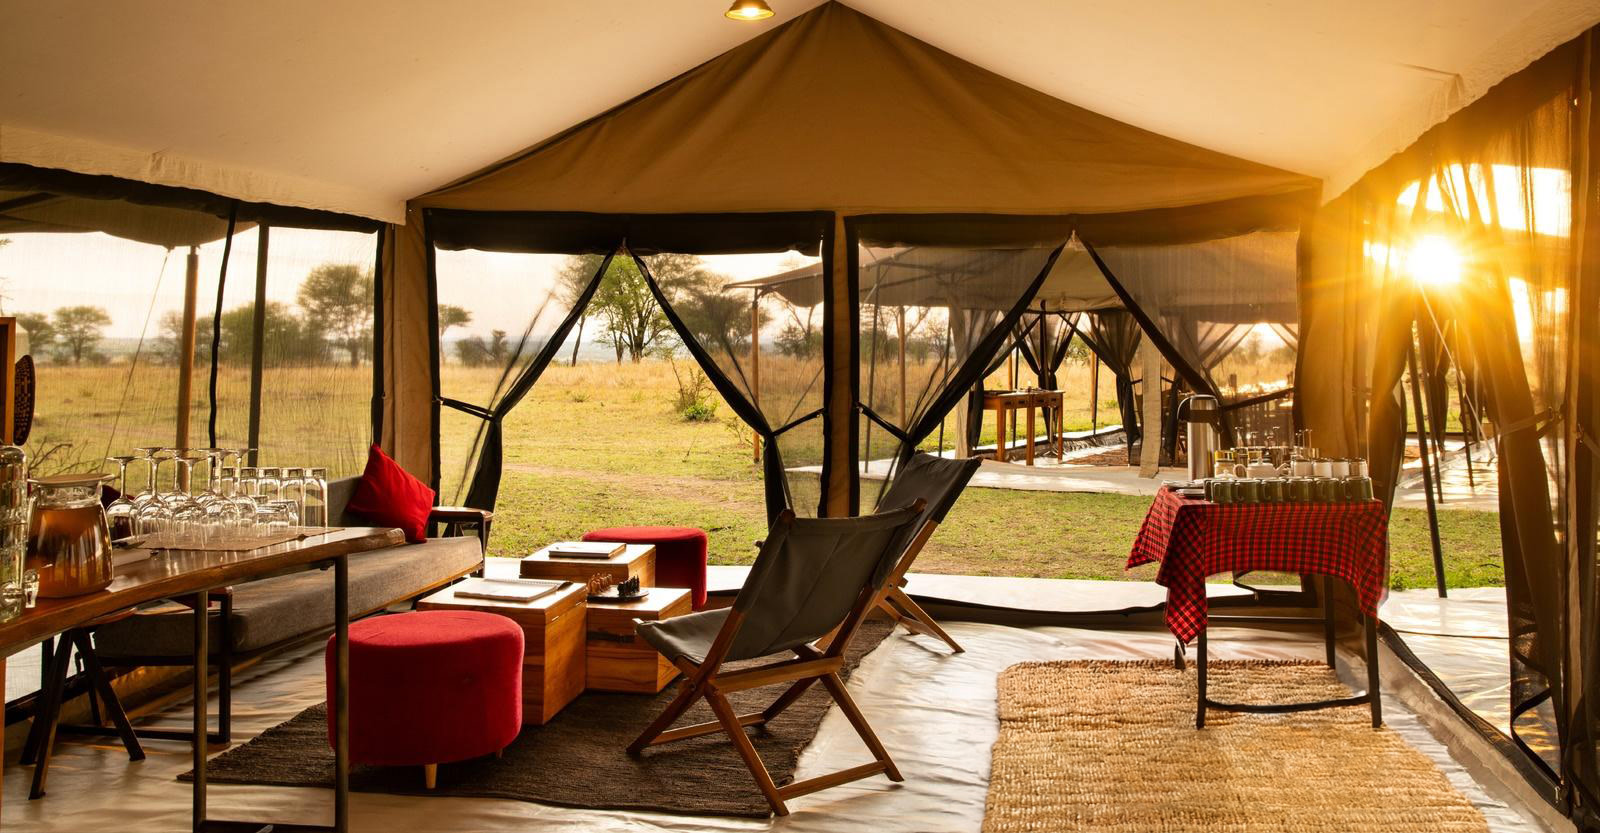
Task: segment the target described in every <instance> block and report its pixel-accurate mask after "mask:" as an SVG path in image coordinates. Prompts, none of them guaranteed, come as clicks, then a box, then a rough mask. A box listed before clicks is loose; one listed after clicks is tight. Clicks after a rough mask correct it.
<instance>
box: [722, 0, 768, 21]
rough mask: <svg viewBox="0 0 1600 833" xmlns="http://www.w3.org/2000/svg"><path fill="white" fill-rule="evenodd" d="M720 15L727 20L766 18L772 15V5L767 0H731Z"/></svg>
mask: <svg viewBox="0 0 1600 833" xmlns="http://www.w3.org/2000/svg"><path fill="white" fill-rule="evenodd" d="M722 16H723V17H726V18H727V19H729V20H766V19H767V18H769V17H772V7H771V6H769V5H767V0H733V5H731V6H729V7H728V10H727V11H725V12H723V13H722Z"/></svg>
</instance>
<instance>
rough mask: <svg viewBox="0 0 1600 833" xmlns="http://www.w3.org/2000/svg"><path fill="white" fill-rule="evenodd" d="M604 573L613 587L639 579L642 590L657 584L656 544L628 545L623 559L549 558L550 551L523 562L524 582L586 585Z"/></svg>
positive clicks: (539, 553)
mask: <svg viewBox="0 0 1600 833" xmlns="http://www.w3.org/2000/svg"><path fill="white" fill-rule="evenodd" d="M599 573H604V574H605V575H606V576H607V577H609V578H610V579H611V582H612V583H613V584H621V583H622V582H624V581H627V580H628V579H630V578H637V579H638V580H639V584H640V586H642V587H649V586H651V585H653V584H655V583H656V548H655V545H654V544H628V545H627V546H626V547H625V548H624V549H623V550H622V553H621V554H620V555H614V556H612V557H610V558H562V557H560V556H552V555H550V549H549V548H548V547H546V548H545V549H542V550H539V551H538V552H536V553H534V554H533V555H530V556H528V557H526V558H524V559H522V568H521V575H522V577H523V578H553V579H559V580H561V581H575V582H577V583H579V584H587V583H588V581H589V577H590V576H593V575H596V574H599Z"/></svg>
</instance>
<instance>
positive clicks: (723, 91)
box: [417, 3, 1318, 224]
mask: <svg viewBox="0 0 1600 833" xmlns="http://www.w3.org/2000/svg"><path fill="white" fill-rule="evenodd" d="M1317 188H1318V183H1317V181H1316V180H1314V179H1312V178H1310V177H1306V176H1302V175H1299V174H1295V173H1290V172H1288V171H1284V170H1281V169H1277V168H1273V167H1270V166H1267V165H1261V164H1258V163H1255V162H1249V161H1246V160H1243V159H1238V158H1236V157H1232V156H1228V155H1226V154H1222V153H1217V152H1214V151H1209V150H1206V149H1204V148H1200V147H1196V146H1194V145H1190V144H1187V143H1184V142H1180V141H1177V140H1174V139H1169V138H1167V137H1164V136H1160V135H1158V134H1155V133H1151V132H1149V131H1146V130H1142V129H1139V128H1136V127H1133V126H1131V125H1128V124H1124V123H1122V122H1119V121H1116V120H1114V119H1110V118H1107V117H1105V116H1101V115H1098V114H1096V113H1093V112H1090V111H1088V110H1086V109H1084V108H1081V107H1078V106H1075V105H1073V104H1069V103H1067V102H1064V101H1061V100H1059V99H1056V98H1052V97H1050V96H1047V95H1045V94H1043V93H1040V92H1038V91H1036V90H1033V89H1030V88H1028V87H1026V86H1024V85H1022V84H1018V83H1016V82H1014V81H1010V80H1008V79H1006V78H1003V77H1001V76H999V75H996V74H995V73H992V72H990V71H988V70H985V69H983V68H981V67H979V66H976V65H974V64H971V63H969V62H966V61H963V60H961V59H959V58H957V57H955V56H954V55H951V54H950V53H948V52H944V51H942V50H939V49H937V48H934V47H933V46H931V45H929V44H927V43H924V42H922V41H919V40H917V39H915V38H912V37H910V36H909V35H906V34H905V33H903V32H900V31H898V30H896V29H893V28H891V27H889V26H886V25H884V24H882V23H880V22H878V21H876V20H874V19H872V18H870V17H868V16H866V15H863V14H861V13H860V12H857V11H855V10H853V9H851V8H849V7H848V6H845V5H842V4H839V3H827V4H824V5H823V6H821V7H819V8H817V9H815V10H813V11H811V12H809V13H807V14H805V15H803V16H801V17H799V18H797V19H795V20H793V21H790V22H789V23H787V24H785V25H784V26H781V27H778V28H777V29H774V30H772V31H770V32H767V33H765V34H763V35H761V36H759V37H756V38H753V39H751V40H749V41H747V42H745V43H743V44H741V45H739V46H738V47H736V48H734V49H732V50H730V51H728V52H726V53H724V54H723V55H721V56H718V57H717V58H715V59H713V60H711V61H709V62H707V63H705V64H702V65H701V66H699V67H696V68H695V69H693V70H691V71H689V72H688V73H685V74H684V75H681V76H679V77H677V78H674V79H672V80H671V81H668V82H666V83H665V84H662V85H661V86H659V87H657V88H655V89H653V90H651V91H649V92H647V93H645V94H643V95H641V96H639V97H637V98H635V99H634V100H632V101H629V102H627V103H625V104H623V105H621V106H619V107H617V108H614V109H613V110H611V111H608V112H606V113H604V114H602V115H600V116H598V117H596V118H594V119H591V120H589V121H587V122H584V123H582V124H579V125H577V126H575V127H573V128H571V129H569V130H567V131H565V132H563V133H561V134H559V135H557V136H555V137H553V138H551V139H549V140H546V141H543V142H540V143H538V144H536V145H534V146H533V147H531V148H529V149H528V150H526V151H524V152H522V153H520V154H517V155H515V156H513V157H511V158H510V159H508V160H506V161H504V162H502V163H499V164H497V165H495V166H492V167H491V168H489V169H487V170H485V171H483V172H481V173H479V174H476V175H474V176H472V177H469V178H467V179H466V180H464V181H463V182H460V183H458V184H456V185H453V186H451V187H447V188H444V189H441V190H439V191H436V192H433V193H430V194H427V195H425V196H423V197H421V198H419V199H418V200H417V204H419V205H425V206H428V207H435V208H455V209H468V210H475V211H583V212H600V213H683V212H756V211H805V210H814V209H818V208H823V209H831V210H836V211H845V212H850V213H873V212H918V213H928V212H983V213H1016V214H1081V213H1096V214H1099V213H1114V212H1129V211H1140V210H1144V209H1162V208H1174V207H1180V206H1190V205H1195V204H1201V203H1218V202H1222V201H1228V200H1240V199H1246V198H1274V197H1284V199H1282V200H1271V199H1269V200H1265V201H1258V202H1254V203H1252V204H1250V205H1249V206H1248V210H1250V211H1256V212H1265V214H1263V215H1262V216H1274V217H1288V218H1291V219H1290V220H1288V222H1289V223H1291V224H1292V222H1293V218H1295V213H1296V212H1297V211H1298V210H1299V208H1300V207H1303V206H1304V205H1306V203H1307V200H1308V198H1309V199H1310V200H1311V201H1312V202H1314V200H1315V196H1316V194H1315V192H1316V189H1317Z"/></svg>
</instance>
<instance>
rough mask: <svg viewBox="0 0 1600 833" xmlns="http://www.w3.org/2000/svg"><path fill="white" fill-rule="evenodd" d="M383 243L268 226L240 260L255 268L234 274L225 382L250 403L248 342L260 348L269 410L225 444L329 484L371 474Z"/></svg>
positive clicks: (371, 236) (226, 319) (233, 395)
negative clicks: (321, 475) (242, 445)
mask: <svg viewBox="0 0 1600 833" xmlns="http://www.w3.org/2000/svg"><path fill="white" fill-rule="evenodd" d="M377 237H378V236H377V234H375V233H364V232H354V231H331V230H322V229H305V228H292V227H287V226H272V227H265V226H264V227H262V228H261V235H260V237H259V238H258V240H256V241H252V242H254V243H255V244H256V247H255V248H254V250H252V249H250V248H245V249H244V250H243V251H236V252H235V256H234V259H233V262H234V263H238V264H241V267H247V268H242V271H244V275H242V276H239V279H238V280H236V279H235V278H236V275H238V273H239V272H240V271H241V268H235V267H233V266H230V268H229V270H228V286H227V288H226V293H225V294H226V306H225V309H224V311H223V317H222V324H223V327H222V340H223V348H222V351H221V353H220V354H219V355H221V356H222V357H223V359H224V360H225V361H224V362H223V363H222V367H221V370H220V373H221V374H222V375H223V376H224V378H229V379H231V383H230V384H228V385H227V386H226V390H227V391H228V395H229V397H230V400H238V399H239V397H240V396H241V395H243V396H248V395H249V390H250V378H251V373H250V372H249V371H248V367H249V362H251V361H252V356H253V355H255V354H256V353H257V351H255V350H253V349H250V348H247V347H246V346H245V345H244V344H242V343H241V342H242V340H243V338H244V336H245V334H246V333H248V334H249V336H250V338H251V339H252V340H254V341H255V343H257V344H259V345H260V350H259V355H260V356H261V362H260V364H261V370H260V380H261V381H260V385H259V387H260V395H259V400H260V402H261V403H262V405H261V407H260V408H259V409H258V412H257V414H258V415H257V417H256V420H255V423H256V427H255V430H254V432H251V431H250V428H249V425H246V426H245V432H244V434H240V433H239V432H238V429H239V420H238V419H237V418H235V419H234V420H232V421H231V422H230V423H229V424H228V425H229V430H228V432H227V433H226V436H219V437H218V440H219V442H224V443H225V444H233V443H236V442H238V441H239V440H240V439H241V438H243V439H244V440H245V442H247V444H248V445H250V446H253V447H256V448H259V449H260V452H259V454H260V457H261V459H262V460H264V461H269V458H270V461H278V462H281V463H282V464H285V465H294V464H301V465H314V466H323V467H326V468H327V469H328V476H329V477H348V476H353V475H358V474H360V473H361V471H362V468H363V467H364V466H365V464H366V459H367V447H368V445H369V444H370V443H372V441H373V436H372V419H371V412H372V392H373V362H374V356H373V350H374V347H375V345H376V337H375V329H376V322H375V320H374V310H375V309H376V307H377V295H376V290H375V287H374V278H373V275H374V269H375V267H376V258H377V246H378V240H377ZM263 250H264V251H265V254H266V257H265V259H264V261H263V259H262V257H261V254H262V252H263ZM263 265H264V267H265V268H264V269H263ZM247 315H248V316H249V320H248V322H247V321H246V316H247ZM237 410H239V409H237V408H228V409H225V411H224V412H225V413H230V412H235V411H237ZM270 461H269V462H270Z"/></svg>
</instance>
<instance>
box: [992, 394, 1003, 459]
mask: <svg viewBox="0 0 1600 833" xmlns="http://www.w3.org/2000/svg"><path fill="white" fill-rule="evenodd" d="M994 459H996V460H998V461H1000V462H1002V463H1004V462H1006V408H1005V406H1004V405H1001V404H999V403H996V404H995V406H994Z"/></svg>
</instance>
